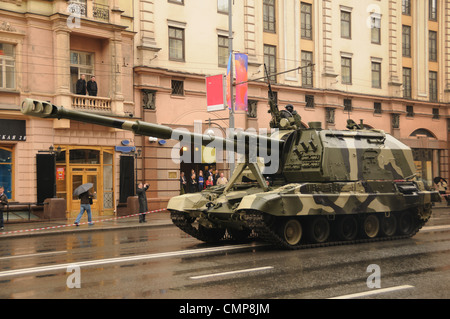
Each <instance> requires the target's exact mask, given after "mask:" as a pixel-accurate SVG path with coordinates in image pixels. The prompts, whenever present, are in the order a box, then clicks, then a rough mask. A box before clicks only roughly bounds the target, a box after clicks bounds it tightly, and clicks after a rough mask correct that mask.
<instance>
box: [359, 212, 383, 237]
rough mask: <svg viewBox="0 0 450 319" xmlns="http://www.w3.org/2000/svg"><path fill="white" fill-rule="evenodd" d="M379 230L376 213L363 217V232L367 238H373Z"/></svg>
mask: <svg viewBox="0 0 450 319" xmlns="http://www.w3.org/2000/svg"><path fill="white" fill-rule="evenodd" d="M379 231H380V221H379V220H378V217H377V216H376V215H368V216H366V218H364V222H363V234H364V235H365V236H366V237H367V238H375V237H376V236H377V235H378V232H379Z"/></svg>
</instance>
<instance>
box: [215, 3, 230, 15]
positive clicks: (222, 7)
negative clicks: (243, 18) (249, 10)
mask: <svg viewBox="0 0 450 319" xmlns="http://www.w3.org/2000/svg"><path fill="white" fill-rule="evenodd" d="M217 12H220V13H228V0H217Z"/></svg>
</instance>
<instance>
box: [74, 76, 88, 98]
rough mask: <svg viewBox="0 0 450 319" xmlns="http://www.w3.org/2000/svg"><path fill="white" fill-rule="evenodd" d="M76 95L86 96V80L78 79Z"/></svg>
mask: <svg viewBox="0 0 450 319" xmlns="http://www.w3.org/2000/svg"><path fill="white" fill-rule="evenodd" d="M76 89H77V94H80V95H86V80H82V79H79V80H78V81H77V88H76Z"/></svg>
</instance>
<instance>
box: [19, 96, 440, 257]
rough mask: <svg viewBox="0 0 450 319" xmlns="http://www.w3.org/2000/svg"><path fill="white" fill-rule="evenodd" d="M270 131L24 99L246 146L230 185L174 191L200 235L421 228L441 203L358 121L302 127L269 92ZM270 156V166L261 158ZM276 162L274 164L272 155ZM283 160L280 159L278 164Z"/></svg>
mask: <svg viewBox="0 0 450 319" xmlns="http://www.w3.org/2000/svg"><path fill="white" fill-rule="evenodd" d="M269 104H270V105H269V107H270V110H269V112H270V113H271V115H272V121H271V123H270V126H271V127H272V128H274V129H275V130H274V132H273V133H272V135H271V136H261V135H256V134H252V133H248V132H242V131H236V132H232V133H231V134H230V136H228V137H226V138H222V137H215V136H213V135H207V134H204V135H202V134H196V133H190V132H186V131H185V130H176V129H172V128H170V127H168V126H163V125H157V124H153V123H147V122H143V121H130V120H123V119H117V118H113V117H109V116H104V115H97V114H92V113H87V112H79V111H74V110H69V109H66V108H64V107H61V106H55V105H53V104H51V103H47V102H41V101H36V100H31V99H26V100H24V102H23V103H22V112H23V113H24V114H25V115H31V116H38V117H42V118H57V119H63V118H64V119H71V120H76V121H81V122H86V123H92V124H97V125H102V126H108V127H114V128H118V129H124V130H129V131H133V132H134V133H135V134H141V135H148V136H154V137H158V138H162V139H178V140H183V141H185V142H189V143H193V144H201V145H206V146H216V147H221V148H222V149H223V150H231V151H234V152H238V153H241V154H242V155H243V158H244V160H243V161H241V162H240V163H238V165H237V166H236V168H235V170H234V172H233V173H232V176H231V177H230V181H229V182H228V184H227V185H223V186H214V187H211V188H208V189H206V190H203V191H202V192H199V193H191V194H185V195H180V196H175V197H173V198H172V199H171V200H170V201H169V203H168V207H167V209H168V210H169V211H170V212H171V218H172V221H173V223H174V224H175V225H176V226H178V227H179V228H180V229H182V230H183V231H184V232H186V233H188V234H190V235H191V236H193V237H195V238H198V239H199V240H202V241H206V242H216V241H223V240H237V241H242V240H248V239H249V238H255V236H256V237H258V238H260V239H262V240H265V241H267V242H269V243H271V244H275V245H278V246H280V247H283V248H288V249H298V248H302V247H315V246H317V245H320V246H322V245H331V244H333V245H334V244H336V243H359V242H367V241H376V240H380V239H383V240H385V239H392V240H393V239H398V238H405V237H410V236H413V235H414V234H415V233H416V232H417V231H418V230H419V229H420V228H421V227H422V226H423V225H424V224H425V223H426V221H427V220H428V219H429V218H430V216H431V206H432V203H433V202H435V201H440V196H439V194H438V192H435V191H431V190H428V189H427V188H426V186H425V185H424V183H423V182H422V181H420V180H418V179H417V178H416V169H415V165H414V161H413V157H412V151H411V149H410V148H409V147H408V146H406V145H405V144H403V143H401V142H400V141H398V140H397V139H395V138H394V137H393V136H391V135H389V134H387V133H385V132H383V131H381V130H375V129H365V128H364V126H363V125H361V124H356V123H354V122H352V121H350V122H349V123H348V126H347V130H326V129H322V127H321V124H320V122H312V123H309V128H301V125H300V124H301V122H300V118H299V115H298V116H295V115H296V113H294V112H292V110H291V109H289V108H286V110H287V111H288V113H289V114H290V115H289V114H288V116H286V114H284V115H283V112H280V111H279V110H278V106H277V105H276V104H275V103H274V101H273V100H272V99H271V100H270V101H269ZM261 154H266V158H263V161H264V163H265V164H264V165H263V164H261V162H260V161H258V160H255V159H256V157H257V156H261ZM269 162H270V163H269ZM273 164H275V165H273Z"/></svg>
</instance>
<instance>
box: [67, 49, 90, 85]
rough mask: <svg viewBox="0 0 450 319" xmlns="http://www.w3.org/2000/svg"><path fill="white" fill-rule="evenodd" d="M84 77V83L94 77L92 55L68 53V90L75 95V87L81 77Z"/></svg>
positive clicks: (75, 52) (87, 53)
mask: <svg viewBox="0 0 450 319" xmlns="http://www.w3.org/2000/svg"><path fill="white" fill-rule="evenodd" d="M82 74H84V75H86V82H87V81H88V80H89V79H90V78H91V76H92V75H94V54H93V53H89V52H78V51H70V88H71V91H72V93H76V85H77V81H78V79H79V78H80V77H81V75H82Z"/></svg>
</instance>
